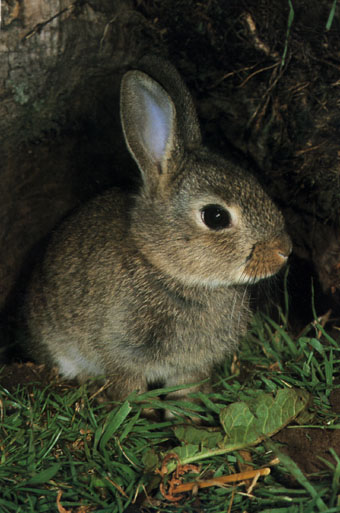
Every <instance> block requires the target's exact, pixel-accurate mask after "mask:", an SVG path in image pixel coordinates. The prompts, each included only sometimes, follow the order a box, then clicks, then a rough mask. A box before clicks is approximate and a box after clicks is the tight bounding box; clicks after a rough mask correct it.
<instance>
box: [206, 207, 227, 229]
mask: <svg viewBox="0 0 340 513" xmlns="http://www.w3.org/2000/svg"><path fill="white" fill-rule="evenodd" d="M201 218H202V221H203V222H204V224H205V225H206V226H207V227H208V228H210V229H211V230H223V228H228V227H229V226H230V224H231V216H230V214H229V212H228V211H227V210H225V209H224V208H223V207H221V206H220V205H206V206H205V207H203V208H202V210H201Z"/></svg>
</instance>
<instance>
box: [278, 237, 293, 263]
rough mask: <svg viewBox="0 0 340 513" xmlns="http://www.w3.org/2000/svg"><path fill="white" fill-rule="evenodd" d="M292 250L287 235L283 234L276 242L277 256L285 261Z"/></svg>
mask: <svg viewBox="0 0 340 513" xmlns="http://www.w3.org/2000/svg"><path fill="white" fill-rule="evenodd" d="M292 249H293V245H292V241H291V240H290V237H289V235H288V234H286V233H284V234H283V235H282V236H281V237H280V238H279V240H278V248H277V255H278V256H279V257H280V258H282V260H284V261H286V260H287V259H288V257H289V255H290V254H291V252H292Z"/></svg>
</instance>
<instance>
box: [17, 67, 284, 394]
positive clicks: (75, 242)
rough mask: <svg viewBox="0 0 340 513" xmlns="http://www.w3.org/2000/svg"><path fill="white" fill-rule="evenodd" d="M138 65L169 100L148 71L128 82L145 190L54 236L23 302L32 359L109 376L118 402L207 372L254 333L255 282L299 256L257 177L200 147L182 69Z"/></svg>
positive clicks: (85, 214)
mask: <svg viewBox="0 0 340 513" xmlns="http://www.w3.org/2000/svg"><path fill="white" fill-rule="evenodd" d="M150 62H151V64H150ZM155 62H156V63H157V66H155V65H154V63H155ZM144 69H148V71H149V73H150V74H152V69H154V71H155V73H153V75H157V79H158V80H159V82H161V83H162V84H163V86H164V87H165V88H166V89H167V91H168V92H166V91H165V89H164V88H163V87H162V86H161V85H159V83H158V82H155V81H154V80H153V79H151V78H150V76H148V75H145V74H144V73H142V72H140V71H132V72H129V73H127V74H126V75H125V76H124V78H123V81H122V89H121V118H122V126H123V131H124V134H125V139H126V142H127V145H128V147H129V149H130V152H131V154H132V156H133V157H134V159H135V160H136V162H137V164H138V165H139V168H140V170H141V173H142V177H143V186H142V187H141V189H140V191H139V192H138V193H137V194H136V195H135V196H133V195H127V194H125V193H123V192H121V191H119V190H112V191H109V192H107V193H106V194H104V195H103V196H100V197H98V198H96V199H94V200H93V201H91V202H89V203H88V204H87V205H85V206H84V207H82V208H81V209H80V210H79V211H78V212H77V213H76V214H75V215H73V216H71V217H70V218H69V219H68V220H67V221H66V222H65V223H64V224H63V225H62V226H61V228H60V229H59V230H57V231H56V232H55V234H54V235H53V237H52V240H51V243H50V245H49V248H48V251H47V254H46V257H45V259H44V261H43V262H42V264H41V266H40V268H39V269H38V270H37V272H36V273H35V275H34V278H33V280H32V283H31V286H30V288H29V292H28V295H27V299H26V305H25V313H26V319H27V325H28V328H29V332H30V349H31V353H32V355H34V356H35V357H36V358H37V359H38V360H39V361H45V362H48V363H49V364H51V365H57V366H58V367H59V369H60V371H61V373H62V374H63V375H64V376H65V377H77V378H78V379H80V380H84V379H87V378H88V377H91V376H96V375H98V376H102V375H105V376H106V377H107V378H109V379H110V380H112V382H113V384H114V385H113V386H114V395H115V397H116V398H117V399H122V398H124V397H125V396H126V395H127V394H129V393H130V392H132V391H133V390H136V389H137V390H139V391H145V390H146V389H147V387H148V385H150V384H152V383H153V382H161V383H163V384H164V385H176V384H182V383H190V382H195V381H198V380H201V379H203V378H206V377H209V376H210V374H211V371H212V368H213V366H214V365H215V364H216V363H219V362H221V361H222V360H223V359H224V357H225V355H227V354H229V353H230V352H232V351H233V350H234V349H235V348H236V347H237V344H238V341H239V338H240V336H242V335H243V334H244V332H245V330H246V327H247V322H248V319H249V311H248V294H247V290H246V287H247V284H248V283H251V282H254V281H257V280H258V279H260V278H263V277H266V276H270V275H271V274H273V273H275V272H277V271H278V270H279V269H280V268H281V267H282V265H283V264H284V262H285V261H286V258H287V256H288V254H289V252H290V247H291V244H290V240H289V238H288V236H287V235H286V233H285V229H284V222H283V219H282V216H281V214H280V213H279V212H278V210H277V209H276V207H275V206H274V205H273V203H272V202H271V200H270V199H269V198H268V196H267V195H266V194H265V192H264V191H263V189H262V188H261V187H260V186H259V185H258V183H257V182H256V181H255V179H254V178H253V177H252V176H250V175H249V174H247V173H246V172H245V171H243V170H242V169H239V168H238V167H235V166H234V165H233V164H231V163H230V162H228V161H226V160H224V159H222V158H221V157H219V156H216V155H214V154H212V153H211V152H209V151H208V150H207V149H205V148H204V147H202V144H201V136H200V130H199V125H198V122H197V118H196V112H195V109H194V105H193V102H192V99H191V97H190V95H189V93H188V91H187V89H186V88H185V86H184V85H183V83H182V81H181V79H180V78H179V76H178V74H177V72H176V71H175V70H174V68H172V66H170V65H169V64H167V63H160V62H158V61H152V60H151V61H149V64H148V61H146V64H145V66H144ZM156 70H157V71H156ZM150 98H151V99H150ZM153 102H155V103H153ZM150 105H152V107H150ZM149 107H150V112H151V114H149V112H148V111H147V112H146V111H145V109H148V108H149ZM155 113H156V114H155ZM148 116H149V117H148ZM148 119H149V124H148ZM150 120H151V121H150ZM154 121H155V122H157V123H156V124H157V127H158V129H157V130H154V128H153V127H154V124H153V122H154ZM163 121H164V123H163ZM146 125H147V128H145V126H146ZM163 133H164V134H165V135H166V136H165V137H159V134H163ZM150 134H151V135H150ZM210 204H219V205H222V206H223V208H225V209H226V210H227V211H228V212H231V213H232V224H231V226H230V227H226V228H224V229H222V230H212V229H210V228H209V227H207V226H206V225H205V224H204V222H203V221H202V219H203V218H202V215H201V210H202V209H203V207H205V206H206V205H210Z"/></svg>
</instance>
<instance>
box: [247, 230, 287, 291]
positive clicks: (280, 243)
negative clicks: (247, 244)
mask: <svg viewBox="0 0 340 513" xmlns="http://www.w3.org/2000/svg"><path fill="white" fill-rule="evenodd" d="M291 251H292V243H291V241H290V238H289V237H288V235H286V234H284V235H283V236H281V237H280V238H277V239H274V240H271V241H269V242H261V243H258V244H255V245H254V246H253V248H252V250H251V252H250V254H249V255H248V257H247V258H246V261H245V267H244V269H243V272H242V277H243V280H244V281H248V282H251V283H255V282H257V281H259V280H261V279H263V278H269V277H270V276H272V275H273V274H276V273H277V272H278V271H279V270H280V269H281V268H282V267H283V266H284V265H285V264H286V263H287V260H288V257H289V255H290V253H291ZM243 280H242V281H243Z"/></svg>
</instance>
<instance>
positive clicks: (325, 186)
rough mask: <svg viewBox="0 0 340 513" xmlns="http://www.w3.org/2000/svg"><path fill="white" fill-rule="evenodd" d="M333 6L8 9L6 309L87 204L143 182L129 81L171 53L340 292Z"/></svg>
mask: <svg viewBox="0 0 340 513" xmlns="http://www.w3.org/2000/svg"><path fill="white" fill-rule="evenodd" d="M332 4H333V1H332V0H324V1H323V2H320V1H319V0H309V2H308V9H307V8H306V2H305V1H303V0H296V1H295V2H294V12H292V11H291V10H290V6H289V3H288V2H282V0H246V1H245V0H244V1H240V0H237V1H236V0H219V1H217V0H212V1H210V2H198V1H195V0H188V1H187V2H179V1H178V2H177V1H176V2H174V1H173V0H164V1H162V2H154V1H152V0H139V1H136V2H135V3H133V1H132V0H131V1H130V0H127V1H124V0H120V1H117V0H101V1H100V2H95V1H89V2H86V1H71V0H59V1H54V2H51V1H49V0H20V1H19V0H2V2H1V32H0V43H1V44H0V99H1V101H0V135H1V141H2V143H1V157H2V158H1V163H0V175H1V190H0V195H1V196H0V198H1V206H0V209H1V214H2V215H1V218H2V223H1V226H0V240H1V246H0V306H3V305H4V304H5V303H6V301H8V298H9V296H10V293H11V292H12V290H13V286H14V283H15V281H16V280H17V278H18V276H19V273H20V272H21V271H22V270H23V269H25V268H30V266H31V257H30V254H31V253H32V248H34V247H35V244H36V243H38V242H39V241H41V239H42V238H43V237H44V236H45V235H46V234H48V233H49V232H50V231H51V229H52V228H53V226H54V225H55V224H56V223H57V222H58V221H59V220H60V219H61V218H62V217H63V216H64V215H65V213H66V212H67V211H69V210H70V209H72V208H73V207H75V206H76V205H77V204H78V203H79V202H81V201H83V200H84V199H86V198H88V197H89V196H92V195H93V194H95V193H97V192H98V191H100V190H102V189H104V188H106V187H108V186H111V185H113V184H116V183H119V184H120V185H122V186H125V185H126V186H130V184H131V182H133V179H134V178H133V177H134V176H136V174H135V168H134V165H133V164H132V162H131V159H130V158H129V156H128V154H127V152H126V150H125V145H124V143H123V140H122V135H121V129H120V124H119V117H118V89H119V82H120V77H121V75H122V73H123V72H124V71H125V70H126V69H128V68H130V67H133V66H136V65H138V64H137V63H138V60H139V58H140V57H141V56H142V55H143V54H144V53H154V52H157V53H159V52H161V53H162V54H163V55H165V56H169V57H170V60H171V61H172V62H173V63H174V64H175V65H176V66H177V67H178V68H179V70H180V72H181V73H182V75H183V77H184V79H185V80H186V81H187V82H188V85H189V87H190V89H191V91H192V92H193V94H194V96H195V99H196V102H197V106H198V111H199V115H200V118H201V120H202V128H203V131H204V133H205V136H206V139H207V141H208V142H209V143H210V144H212V145H214V146H216V147H217V148H218V149H219V150H221V151H222V152H224V153H229V154H230V155H231V156H232V157H233V158H236V159H238V160H241V161H242V162H243V164H244V165H247V166H249V165H251V166H252V168H253V169H254V170H255V172H256V173H257V175H258V176H259V178H260V179H261V180H262V181H263V182H264V184H265V186H267V187H268V189H269V192H270V194H271V195H272V196H273V198H274V199H275V200H276V201H277V203H278V204H279V206H280V207H281V208H282V210H283V212H284V214H285V216H286V220H287V225H288V230H289V232H290V233H291V235H292V238H293V241H294V252H295V254H296V255H298V256H299V257H301V258H303V259H305V260H306V262H309V263H311V264H312V265H313V266H314V268H315V269H316V271H317V273H318V276H319V279H320V282H321V284H322V286H323V288H324V290H325V291H330V292H332V293H333V296H334V297H336V296H337V294H336V292H337V290H338V289H340V270H339V267H340V265H339V262H340V242H339V241H340V238H339V222H338V219H339V198H340V173H339V155H340V152H339V126H340V80H339V70H340V40H339V37H338V34H339V29H340V22H339V15H338V14H337V13H336V16H335V17H334V19H333V20H331V21H332V24H331V28H330V29H329V30H326V23H327V20H328V19H329V16H330V14H331V13H332V10H331V8H332Z"/></svg>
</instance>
